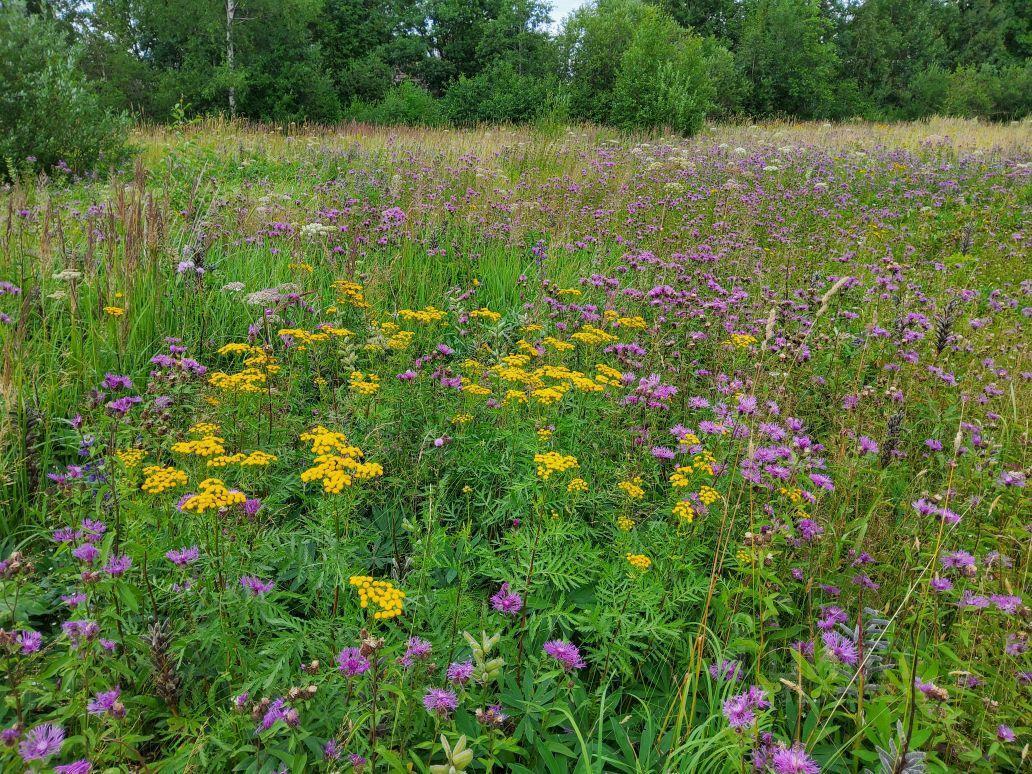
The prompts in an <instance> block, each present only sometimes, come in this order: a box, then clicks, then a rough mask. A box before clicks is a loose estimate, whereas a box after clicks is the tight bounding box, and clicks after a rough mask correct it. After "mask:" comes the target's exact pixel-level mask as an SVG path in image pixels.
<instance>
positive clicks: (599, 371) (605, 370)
mask: <svg viewBox="0 0 1032 774" xmlns="http://www.w3.org/2000/svg"><path fill="white" fill-rule="evenodd" d="M595 372H596V375H595V381H596V382H598V383H599V384H605V385H607V386H609V387H619V386H620V385H621V384H623V374H622V373H620V372H619V371H618V370H616V369H615V368H612V367H611V366H607V365H605V364H604V363H599V364H598V365H596V366H595Z"/></svg>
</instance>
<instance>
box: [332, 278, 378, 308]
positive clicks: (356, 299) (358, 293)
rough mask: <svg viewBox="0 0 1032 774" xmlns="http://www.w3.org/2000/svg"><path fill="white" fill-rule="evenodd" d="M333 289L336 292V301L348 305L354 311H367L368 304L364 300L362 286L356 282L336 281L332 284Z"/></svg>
mask: <svg viewBox="0 0 1032 774" xmlns="http://www.w3.org/2000/svg"><path fill="white" fill-rule="evenodd" d="M333 289H334V290H336V291H337V296H338V298H337V300H338V302H339V303H342V304H350V305H351V306H353V307H355V309H368V308H369V302H368V301H366V299H365V293H364V292H363V289H362V286H361V285H360V284H358V283H357V282H351V281H349V280H337V281H336V282H334V283H333Z"/></svg>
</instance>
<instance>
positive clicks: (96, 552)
mask: <svg viewBox="0 0 1032 774" xmlns="http://www.w3.org/2000/svg"><path fill="white" fill-rule="evenodd" d="M72 556H74V557H75V558H76V559H78V560H79V561H80V562H85V563H86V564H93V563H94V562H95V561H97V557H98V556H100V549H99V548H97V547H96V546H95V545H93V543H83V544H82V545H81V546H78V547H76V548H73V549H72Z"/></svg>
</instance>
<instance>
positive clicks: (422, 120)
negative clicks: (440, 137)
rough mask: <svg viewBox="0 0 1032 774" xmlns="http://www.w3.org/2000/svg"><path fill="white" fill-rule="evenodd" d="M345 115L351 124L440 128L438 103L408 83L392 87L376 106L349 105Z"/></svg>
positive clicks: (440, 118)
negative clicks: (351, 119) (348, 115)
mask: <svg viewBox="0 0 1032 774" xmlns="http://www.w3.org/2000/svg"><path fill="white" fill-rule="evenodd" d="M348 113H349V114H350V117H351V118H353V119H354V120H356V121H364V122H365V123H369V124H386V125H395V124H407V125H411V126H440V125H442V124H443V123H444V116H443V114H442V112H441V105H440V103H439V102H438V101H437V100H435V99H434V98H433V95H431V94H430V92H428V91H427V90H426V89H424V88H422V87H421V86H418V85H416V84H414V83H412V82H411V81H405V82H403V83H399V84H397V85H396V86H392V87H391V88H390V89H389V90H388V91H387V93H386V94H385V95H384V97H383V99H382V100H380V101H379V102H376V103H373V104H369V103H367V102H353V103H352V104H351V109H350V110H349V111H348Z"/></svg>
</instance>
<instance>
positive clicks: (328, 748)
mask: <svg viewBox="0 0 1032 774" xmlns="http://www.w3.org/2000/svg"><path fill="white" fill-rule="evenodd" d="M323 755H324V756H325V757H326V760H328V761H338V760H340V746H339V745H338V744H337V740H336V739H327V740H326V744H324V745H323Z"/></svg>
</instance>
